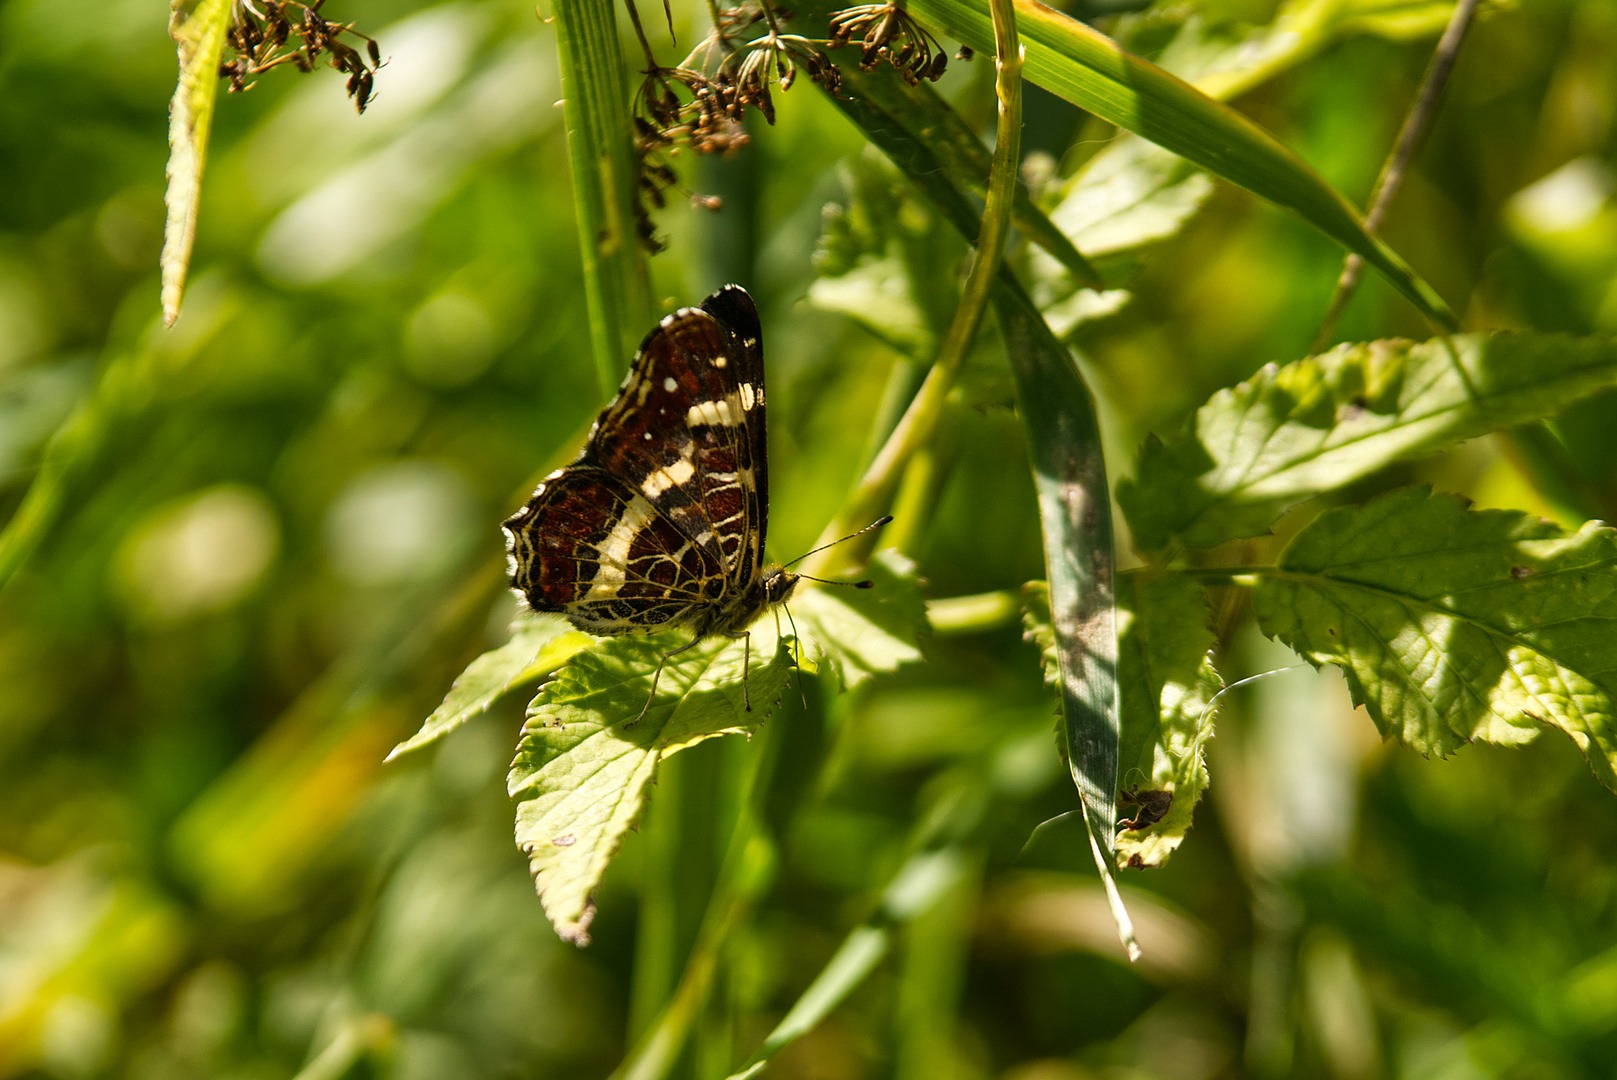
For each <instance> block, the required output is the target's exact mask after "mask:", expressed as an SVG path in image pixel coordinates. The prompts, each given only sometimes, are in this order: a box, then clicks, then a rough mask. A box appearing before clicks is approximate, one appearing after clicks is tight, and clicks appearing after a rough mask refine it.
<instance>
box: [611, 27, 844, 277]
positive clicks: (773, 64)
mask: <svg viewBox="0 0 1617 1080" xmlns="http://www.w3.org/2000/svg"><path fill="white" fill-rule="evenodd" d="M625 5H626V6H627V7H628V10H629V17H630V21H631V22H632V23H633V24H634V27H635V32H636V33H637V34H638V35H639V38H640V44H641V48H642V49H643V50H644V51H645V54H646V63H647V67H646V68H645V71H644V73H643V74H644V75H645V79H644V81H643V82H642V83H641V84H640V89H639V90H638V91H637V92H636V94H635V102H634V123H635V151H636V155H637V157H638V159H639V163H640V173H639V178H638V188H639V200H638V203H637V206H636V212H637V217H638V226H639V233H640V239H641V242H642V243H643V244H645V245H646V247H648V248H649V249H651V250H652V251H660V250H662V246H663V245H662V243H661V242H660V241H659V240H658V239H657V236H656V230H655V228H654V227H653V225H652V223H651V210H652V208H656V209H661V208H662V207H663V206H664V205H666V199H667V197H666V192H667V191H668V189H670V188H672V187H674V186H675V185H676V184H677V182H678V181H677V177H676V176H675V174H674V170H673V166H672V164H671V163H670V159H671V158H673V157H675V156H677V155H678V154H679V152H680V150H681V149H682V148H686V147H688V148H689V149H691V150H692V151H694V152H695V153H698V154H728V153H730V152H732V151H734V150H737V149H740V148H741V147H743V146H745V145H746V144H747V142H748V141H749V140H748V136H747V132H746V130H745V129H744V128H743V127H742V126H741V121H742V120H743V118H744V117H745V116H746V112H747V110H748V109H749V108H753V109H757V110H758V111H759V112H760V113H762V114H763V117H764V119H765V120H766V121H768V122H769V123H771V124H773V123H774V122H775V103H774V99H773V98H772V96H771V94H770V84H771V83H779V84H780V88H781V89H782V90H785V89H789V88H790V87H791V85H792V82H793V81H794V80H795V79H796V77H797V72H798V71H799V69H801V70H803V71H806V72H808V75H809V78H810V79H812V80H813V81H815V82H817V83H819V84H820V85H822V86H824V87H825V88H826V89H827V90H829V91H831V92H832V93H835V92H836V91H837V89H838V87H839V86H840V85H841V80H840V78H839V76H838V73H837V69H836V66H835V65H834V64H832V62H831V60H830V58H829V57H828V56H827V55H826V54H825V51H824V42H818V41H814V40H812V39H810V38H806V37H803V36H802V35H800V34H788V33H784V32H782V30H781V27H780V23H781V21H782V20H784V19H786V18H788V17H789V13H788V12H784V11H782V10H781V9H778V8H772V7H770V6H769V5H768V4H767V2H766V0H760V2H749V3H744V4H742V5H740V6H738V7H733V8H725V9H722V10H720V11H718V12H717V13H716V18H715V20H714V24H713V27H712V29H710V30H709V31H708V34H707V36H706V37H704V38H703V39H702V41H701V42H700V43H699V44H698V45H697V46H696V48H695V49H693V50H692V51H691V54H690V55H689V56H687V57H686V58H685V60H684V62H683V63H681V64H680V65H679V66H678V67H673V68H670V67H664V66H662V65H660V64H658V63H657V60H656V57H655V55H654V54H653V52H652V50H651V44H650V42H649V41H648V40H647V39H646V35H645V33H644V31H643V29H642V27H641V25H640V17H639V14H638V12H637V11H636V10H635V6H634V0H625ZM760 23H762V24H765V27H766V29H765V30H764V32H763V33H762V34H760V35H759V36H757V37H754V38H752V39H751V40H747V41H743V40H741V39H742V38H743V37H745V36H746V35H748V34H749V33H752V32H753V28H754V27H757V26H758V25H759V24H760ZM692 198H693V201H695V202H696V203H697V204H698V205H701V206H704V207H707V208H709V209H717V208H718V206H719V200H717V199H715V198H711V197H703V196H692Z"/></svg>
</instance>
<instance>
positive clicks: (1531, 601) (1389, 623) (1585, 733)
mask: <svg viewBox="0 0 1617 1080" xmlns="http://www.w3.org/2000/svg"><path fill="white" fill-rule="evenodd" d="M1252 607H1253V610H1254V611H1255V612H1256V614H1257V616H1258V620H1259V625H1260V626H1261V627H1262V629H1263V631H1264V633H1266V634H1269V635H1270V636H1272V637H1276V638H1279V639H1280V640H1281V641H1284V642H1285V643H1286V644H1288V645H1290V646H1291V647H1292V648H1294V649H1296V650H1297V651H1298V652H1300V653H1301V654H1302V655H1303V656H1305V657H1307V658H1308V659H1309V660H1311V661H1312V662H1314V663H1315V664H1323V663H1332V664H1336V665H1338V666H1340V667H1341V668H1342V670H1343V672H1344V673H1345V674H1346V675H1347V680H1348V685H1349V687H1350V688H1351V689H1352V691H1353V699H1354V701H1356V702H1358V703H1359V704H1361V705H1363V706H1364V707H1365V708H1366V709H1367V710H1368V711H1369V713H1370V716H1371V718H1372V719H1374V720H1375V722H1376V726H1377V727H1379V728H1380V729H1381V731H1382V733H1383V734H1385V735H1391V736H1396V737H1397V738H1398V739H1400V740H1401V741H1403V742H1405V743H1407V744H1408V745H1409V746H1411V747H1413V748H1415V749H1416V750H1419V751H1421V752H1422V753H1425V754H1438V755H1446V754H1449V753H1452V752H1453V751H1454V750H1456V749H1458V748H1459V747H1461V746H1464V745H1465V744H1466V743H1468V742H1471V741H1472V740H1481V741H1483V742H1490V743H1498V744H1502V745H1516V744H1519V743H1524V742H1527V741H1529V740H1531V739H1533V738H1535V737H1536V736H1537V735H1538V733H1539V731H1541V730H1542V729H1543V728H1546V727H1555V728H1560V729H1561V730H1562V731H1565V732H1566V733H1567V734H1568V735H1570V736H1571V737H1572V740H1573V742H1575V743H1576V744H1577V745H1578V749H1580V750H1582V751H1583V753H1584V756H1585V757H1586V758H1588V760H1589V764H1590V766H1591V767H1592V768H1593V769H1594V772H1595V775H1596V776H1598V777H1599V778H1600V780H1601V782H1602V783H1604V784H1605V785H1606V786H1607V787H1609V788H1612V789H1614V790H1617V634H1614V633H1613V626H1614V623H1617V530H1613V529H1611V528H1608V527H1607V526H1605V525H1603V524H1601V523H1600V522H1593V521H1592V522H1589V523H1588V524H1586V525H1585V526H1584V527H1583V528H1581V529H1579V530H1578V531H1577V532H1576V533H1571V534H1568V533H1566V532H1564V531H1562V530H1561V529H1560V528H1559V527H1558V526H1556V525H1554V524H1552V523H1550V522H1548V521H1544V520H1542V519H1540V518H1535V517H1533V516H1531V515H1529V514H1525V513H1522V512H1520V511H1514V510H1480V511H1473V510H1468V509H1467V508H1466V504H1465V501H1464V500H1463V499H1460V498H1459V497H1458V496H1454V495H1444V494H1433V493H1432V492H1431V491H1430V490H1429V489H1426V488H1408V489H1404V490H1401V491H1395V492H1392V493H1391V494H1388V495H1385V496H1382V497H1381V498H1379V499H1376V500H1374V501H1373V502H1371V503H1369V504H1368V505H1366V506H1363V507H1342V508H1338V509H1334V510H1330V511H1327V512H1326V513H1324V514H1321V515H1320V516H1319V517H1318V518H1317V519H1316V520H1315V521H1313V522H1312V523H1310V524H1309V526H1308V527H1307V528H1305V529H1304V530H1303V531H1302V532H1300V533H1298V534H1297V536H1296V537H1295V538H1294V539H1293V540H1292V542H1291V543H1290V544H1289V545H1287V547H1286V549H1285V551H1283V552H1282V553H1281V556H1280V559H1279V562H1278V565H1277V566H1276V567H1275V568H1274V569H1273V570H1272V571H1270V570H1264V571H1259V572H1258V574H1257V583H1256V587H1255V588H1254V589H1253V592H1252Z"/></svg>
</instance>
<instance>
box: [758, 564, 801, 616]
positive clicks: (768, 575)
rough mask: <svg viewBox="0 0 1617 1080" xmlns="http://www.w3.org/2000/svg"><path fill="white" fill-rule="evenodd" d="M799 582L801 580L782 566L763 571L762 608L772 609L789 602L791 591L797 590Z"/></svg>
mask: <svg viewBox="0 0 1617 1080" xmlns="http://www.w3.org/2000/svg"><path fill="white" fill-rule="evenodd" d="M800 580H802V579H801V578H800V577H799V576H798V575H797V574H794V573H792V572H791V571H790V570H788V569H786V568H785V567H783V566H777V567H774V568H773V569H771V570H768V571H765V573H764V581H763V588H764V606H765V607H774V606H775V605H776V604H784V603H785V602H786V601H788V600H790V599H791V598H792V590H793V589H795V588H797V583H798V582H799V581H800Z"/></svg>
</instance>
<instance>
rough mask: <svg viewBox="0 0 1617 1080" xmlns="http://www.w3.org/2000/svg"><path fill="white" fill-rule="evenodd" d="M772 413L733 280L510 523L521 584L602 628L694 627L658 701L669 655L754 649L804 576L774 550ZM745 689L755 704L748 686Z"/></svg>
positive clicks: (698, 310) (626, 388) (759, 353)
mask: <svg viewBox="0 0 1617 1080" xmlns="http://www.w3.org/2000/svg"><path fill="white" fill-rule="evenodd" d="M765 419H766V413H765V405H764V359H763V345H762V331H761V328H760V326H759V322H758V309H757V308H756V307H755V306H754V305H753V302H752V297H751V296H749V295H747V291H746V290H745V289H743V288H741V286H739V285H726V286H725V287H724V288H722V289H720V290H719V291H718V292H715V293H714V294H713V295H711V296H709V297H708V298H707V299H706V300H704V301H702V305H701V306H700V307H688V308H681V309H680V310H678V311H676V312H674V313H673V314H671V315H668V316H666V317H665V318H664V319H663V320H662V321H661V322H659V323H658V324H657V327H656V329H654V330H652V331H651V333H649V334H647V335H646V338H645V340H644V341H642V342H641V344H640V350H639V351H638V352H637V353H636V354H635V358H634V363H633V365H632V366H631V367H630V370H629V374H628V376H627V377H626V378H625V379H624V380H623V385H622V386H621V387H619V389H618V394H617V397H616V398H614V399H613V400H612V402H611V404H609V405H608V406H607V407H606V409H605V410H604V411H602V413H601V415H600V416H599V417H598V418H597V419H596V421H595V424H594V426H593V427H591V428H590V433H589V438H588V439H587V440H586V442H585V445H584V450H583V452H582V453H581V454H580V455H579V457H578V459H577V460H576V461H574V462H573V463H572V464H571V465H568V466H567V467H566V468H564V469H558V470H557V471H555V472H553V473H551V474H550V475H549V476H547V477H545V479H544V481H543V482H542V483H541V484H540V485H539V486H538V488H536V489H535V490H534V493H533V497H532V498H531V499H529V500H528V503H527V505H526V506H524V507H523V508H522V509H521V510H520V511H518V512H517V513H516V514H514V515H513V516H512V517H510V518H509V519H508V520H506V522H505V523H504V526H503V527H504V529H505V531H506V533H507V534H508V542H507V550H508V552H509V554H510V563H511V586H512V588H514V589H515V590H516V591H517V592H518V593H519V594H521V596H522V597H523V599H524V600H526V601H527V604H528V606H529V607H530V608H532V609H533V610H534V611H541V612H557V613H559V614H562V615H565V616H566V617H567V618H568V619H569V620H570V621H571V622H572V624H573V625H574V626H576V627H578V628H579V629H580V630H583V631H586V632H587V633H591V634H599V635H607V636H614V635H622V634H652V633H656V632H658V631H661V630H667V629H670V628H676V627H677V628H683V629H685V630H687V631H689V632H690V634H691V641H690V642H689V643H688V644H686V645H684V646H682V647H680V648H677V649H675V650H673V651H672V652H670V653H667V654H666V655H664V656H663V658H662V661H661V662H660V663H659V664H658V665H657V671H656V673H655V674H654V675H653V676H652V698H654V697H655V696H656V688H657V679H658V678H659V677H660V676H661V674H662V669H663V665H664V664H666V663H667V662H668V661H669V660H671V659H672V658H673V657H675V656H678V655H679V654H680V653H682V652H684V651H685V650H686V649H690V648H692V647H694V646H695V645H696V644H697V643H698V642H700V641H702V640H703V639H705V638H708V637H711V636H713V635H715V634H723V635H724V636H725V637H729V638H742V639H746V642H747V644H746V646H745V648H746V649H747V650H748V653H749V654H750V649H751V638H750V635H749V634H748V632H747V627H748V626H750V625H752V623H753V622H754V621H755V620H756V619H757V618H758V617H759V616H760V615H762V614H763V613H764V612H765V611H767V610H769V609H770V608H772V607H774V606H776V605H778V604H783V603H785V602H786V600H787V599H788V598H790V597H791V595H792V591H793V589H795V588H796V587H797V583H798V581H799V580H800V577H801V575H798V574H794V573H792V572H791V571H790V570H789V569H787V568H785V567H778V566H766V565H765V564H764V560H763V554H764V534H765V530H766V528H767V526H768V515H769V447H768V439H767V437H766V428H765ZM793 561H794V562H795V561H797V560H793ZM788 565H789V564H788ZM861 584H862V585H864V586H866V587H868V584H869V583H868V582H865V583H861ZM746 655H747V654H744V658H743V660H742V670H743V672H745V671H746V664H747V659H746V658H745V656H746ZM742 690H743V700H744V701H745V702H746V707H747V708H748V709H749V710H750V709H751V707H752V705H751V701H750V700H748V699H746V697H745V694H746V684H745V682H744V681H743V684H742ZM650 705H651V699H650V698H648V699H647V702H646V708H649V707H650ZM645 712H646V709H645V708H643V709H641V716H644V715H645Z"/></svg>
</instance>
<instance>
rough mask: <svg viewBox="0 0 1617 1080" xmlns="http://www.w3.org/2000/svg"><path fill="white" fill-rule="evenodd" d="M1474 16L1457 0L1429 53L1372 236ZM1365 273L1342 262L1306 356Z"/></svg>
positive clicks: (1352, 260) (1374, 211)
mask: <svg viewBox="0 0 1617 1080" xmlns="http://www.w3.org/2000/svg"><path fill="white" fill-rule="evenodd" d="M1476 12H1477V0H1459V2H1458V3H1457V4H1455V5H1454V14H1453V15H1451V16H1450V17H1449V24H1448V26H1447V27H1446V28H1445V29H1444V31H1443V36H1442V37H1441V38H1439V39H1438V42H1437V48H1436V49H1435V50H1433V52H1432V59H1431V62H1430V63H1429V64H1427V65H1426V75H1425V77H1424V78H1423V79H1422V80H1421V87H1420V91H1419V92H1418V93H1417V94H1416V95H1415V103H1414V104H1413V105H1411V106H1410V107H1409V115H1408V116H1406V117H1404V126H1403V127H1402V128H1401V129H1400V130H1399V132H1398V139H1397V141H1396V142H1395V143H1393V148H1392V153H1391V154H1389V155H1388V156H1387V161H1386V163H1385V164H1384V165H1382V167H1381V175H1380V176H1378V177H1376V187H1375V192H1374V194H1372V195H1371V197H1370V209H1369V210H1368V211H1366V212H1365V215H1364V227H1365V230H1366V231H1367V232H1369V233H1372V234H1373V233H1375V232H1376V231H1377V230H1378V229H1380V228H1381V222H1382V220H1383V219H1384V218H1386V216H1387V209H1388V207H1390V206H1391V205H1392V200H1393V197H1394V196H1396V195H1397V194H1398V189H1399V188H1400V187H1402V186H1403V182H1404V174H1405V173H1406V172H1407V171H1408V169H1409V163H1410V161H1411V160H1412V159H1413V158H1414V157H1415V151H1417V150H1419V149H1420V144H1421V143H1422V142H1424V141H1425V139H1426V132H1427V130H1428V129H1429V128H1430V127H1431V125H1432V115H1433V113H1435V112H1436V111H1437V103H1438V99H1439V98H1441V97H1442V95H1443V88H1444V87H1445V86H1447V85H1448V81H1449V75H1450V74H1452V73H1453V71H1454V62H1455V61H1456V60H1457V59H1458V58H1459V55H1460V46H1461V45H1462V44H1463V43H1464V42H1465V34H1466V31H1467V30H1469V29H1470V28H1471V21H1472V18H1473V17H1474V16H1475V15H1476ZM1363 271H1364V259H1362V258H1361V257H1359V256H1358V255H1357V254H1352V255H1349V256H1348V257H1347V259H1346V260H1344V261H1343V263H1342V273H1341V276H1340V277H1338V278H1337V279H1336V291H1335V292H1334V293H1333V294H1332V295H1331V305H1330V307H1329V308H1328V309H1326V312H1325V318H1324V320H1323V321H1321V323H1320V327H1319V333H1318V334H1317V335H1315V337H1314V345H1313V347H1312V348H1310V349H1309V350H1308V351H1309V353H1310V354H1311V355H1312V354H1316V353H1319V352H1322V351H1323V350H1324V348H1325V345H1326V343H1327V342H1329V341H1330V339H1331V335H1332V333H1333V332H1334V331H1335V330H1336V322H1337V320H1338V319H1340V318H1341V317H1342V309H1343V308H1345V307H1346V306H1347V302H1348V298H1349V297H1350V296H1352V295H1353V290H1354V289H1355V288H1356V287H1357V286H1358V284H1359V275H1360V274H1361V273H1363Z"/></svg>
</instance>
